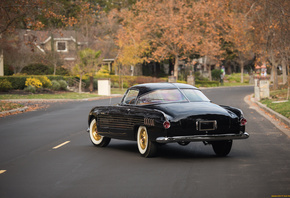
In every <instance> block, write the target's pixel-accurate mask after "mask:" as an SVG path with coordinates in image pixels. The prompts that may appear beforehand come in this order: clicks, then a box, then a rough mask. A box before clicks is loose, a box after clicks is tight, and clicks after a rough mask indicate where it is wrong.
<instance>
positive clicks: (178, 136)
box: [88, 83, 249, 157]
mask: <svg viewBox="0 0 290 198" xmlns="http://www.w3.org/2000/svg"><path fill="white" fill-rule="evenodd" d="M88 122H89V129H88V131H89V134H90V139H91V141H92V143H93V144H94V145H95V146H99V147H105V146H107V145H108V144H109V142H110V140H111V138H116V139H124V140H135V141H136V140H137V145H138V149H139V152H140V154H141V155H142V156H144V157H152V156H154V155H155V154H156V152H157V147H158V145H162V144H165V143H171V142H177V143H178V144H180V145H182V146H185V145H187V144H189V143H190V142H196V141H202V142H204V143H205V144H211V145H212V147H213V150H214V152H215V153H216V155H218V156H226V155H228V153H229V152H230V150H231V147H232V141H233V140H234V139H246V138H248V137H249V134H248V133H246V132H245V125H246V123H247V120H246V119H245V118H244V115H243V112H242V111H241V110H240V109H237V108H234V107H230V106H222V105H217V104H214V103H212V102H211V101H210V100H209V99H208V98H207V97H206V96H205V95H204V94H203V93H202V92H201V91H200V90H199V89H197V88H196V87H194V86H191V85H187V84H180V83H148V84H140V85H136V86H133V87H131V88H129V89H128V90H127V92H126V93H125V95H124V96H123V99H122V101H121V103H120V104H118V105H115V106H97V107H94V108H93V109H92V110H91V111H90V113H89V118H88Z"/></svg>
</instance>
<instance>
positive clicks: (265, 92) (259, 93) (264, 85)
mask: <svg viewBox="0 0 290 198" xmlns="http://www.w3.org/2000/svg"><path fill="white" fill-rule="evenodd" d="M254 92H255V99H256V100H258V101H259V100H261V99H263V98H269V97H270V81H269V78H268V77H260V76H257V77H255V86H254Z"/></svg>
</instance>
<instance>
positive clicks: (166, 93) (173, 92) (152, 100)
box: [137, 89, 187, 105]
mask: <svg viewBox="0 0 290 198" xmlns="http://www.w3.org/2000/svg"><path fill="white" fill-rule="evenodd" d="M186 101H187V100H186V98H185V97H184V96H183V94H182V93H180V91H179V90H178V89H159V90H156V91H153V92H150V93H147V94H145V95H143V96H141V97H140V98H139V100H138V101H137V105H147V104H156V103H168V102H186Z"/></svg>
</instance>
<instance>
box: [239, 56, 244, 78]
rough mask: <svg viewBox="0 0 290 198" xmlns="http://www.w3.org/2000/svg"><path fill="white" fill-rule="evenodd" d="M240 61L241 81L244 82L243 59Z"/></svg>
mask: <svg viewBox="0 0 290 198" xmlns="http://www.w3.org/2000/svg"><path fill="white" fill-rule="evenodd" d="M240 63H241V83H243V82H244V61H240Z"/></svg>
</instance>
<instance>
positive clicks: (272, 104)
mask: <svg viewBox="0 0 290 198" xmlns="http://www.w3.org/2000/svg"><path fill="white" fill-rule="evenodd" d="M286 97H287V89H281V90H275V91H271V92H270V99H263V100H261V103H263V104H265V105H267V107H269V108H271V109H273V110H274V111H276V112H278V113H280V114H281V115H283V116H285V117H287V118H290V100H288V101H287V100H286Z"/></svg>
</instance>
